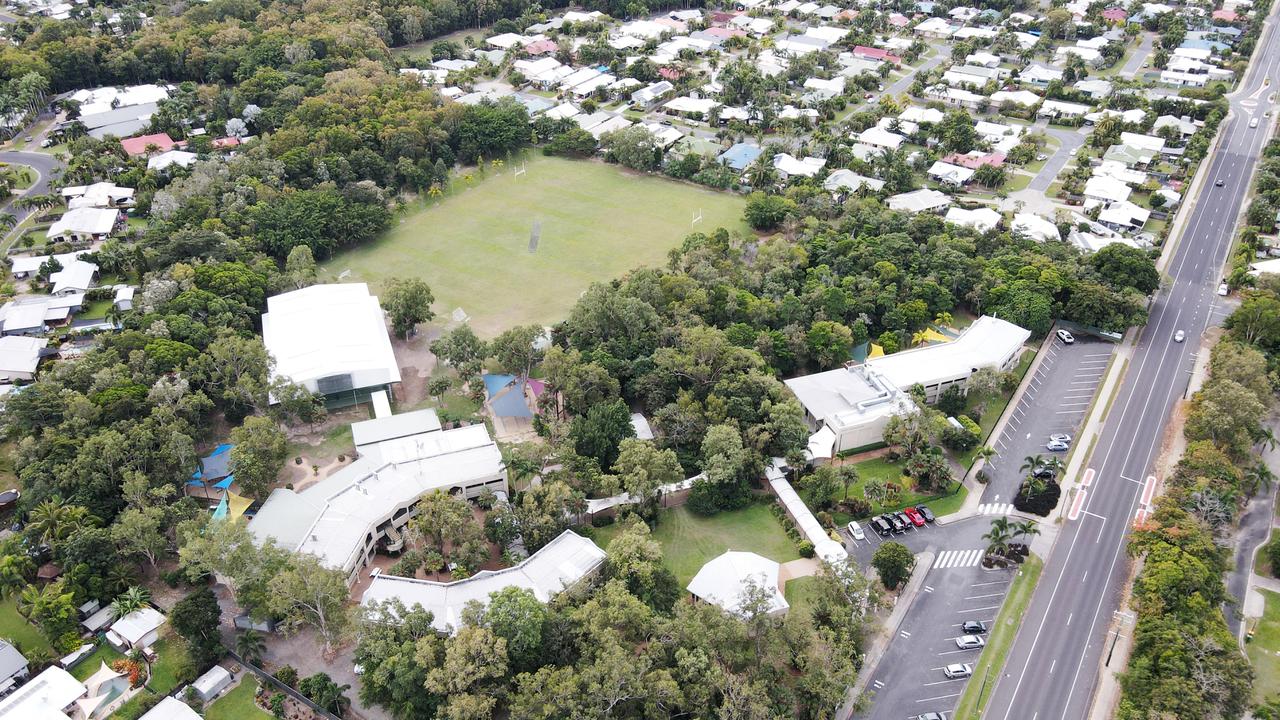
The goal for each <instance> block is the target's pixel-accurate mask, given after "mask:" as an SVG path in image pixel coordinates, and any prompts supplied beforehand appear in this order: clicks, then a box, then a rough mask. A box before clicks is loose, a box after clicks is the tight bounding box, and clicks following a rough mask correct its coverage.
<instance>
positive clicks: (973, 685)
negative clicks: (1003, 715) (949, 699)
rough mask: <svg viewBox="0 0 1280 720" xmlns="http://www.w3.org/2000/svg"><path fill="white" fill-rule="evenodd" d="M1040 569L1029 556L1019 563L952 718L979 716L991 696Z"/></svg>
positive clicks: (1036, 562)
mask: <svg viewBox="0 0 1280 720" xmlns="http://www.w3.org/2000/svg"><path fill="white" fill-rule="evenodd" d="M1043 569H1044V562H1043V561H1042V560H1041V559H1040V558H1038V557H1036V556H1035V555H1032V556H1031V557H1030V558H1028V559H1027V561H1026V562H1025V563H1023V565H1022V569H1021V570H1020V571H1019V572H1018V576H1017V577H1015V578H1014V579H1013V584H1012V585H1010V587H1009V594H1008V595H1006V596H1005V599H1004V604H1003V605H1001V606H1000V613H999V614H998V615H996V621H995V622H994V623H993V624H992V628H991V634H990V635H988V636H987V646H986V647H985V648H983V649H982V655H981V656H979V657H978V662H977V664H975V665H974V667H973V679H972V680H970V681H969V682H968V683H966V685H965V688H964V694H963V695H961V696H960V703H959V705H957V706H956V712H955V715H954V716H953V718H954V720H967V718H978V717H981V716H982V711H983V709H984V708H986V703H987V701H988V700H990V699H991V690H992V688H993V687H995V681H996V679H997V678H999V677H1000V673H1001V672H1003V671H1004V663H1005V658H1007V657H1008V655H1009V648H1010V647H1012V646H1013V637H1014V635H1016V634H1017V632H1018V626H1019V625H1021V624H1022V615H1023V614H1024V613H1025V612H1026V611H1027V605H1028V604H1029V603H1030V602H1031V593H1032V592H1033V591H1034V590H1035V589H1036V582H1037V581H1038V580H1039V579H1040V571H1041V570H1043ZM984 677H985V678H987V679H988V682H986V683H985V685H986V687H985V690H986V692H985V694H984V693H983V689H984V688H983V686H984V683H983V678H984ZM980 695H981V697H979V696H980Z"/></svg>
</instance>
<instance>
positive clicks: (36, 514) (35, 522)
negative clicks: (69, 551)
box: [27, 495, 90, 547]
mask: <svg viewBox="0 0 1280 720" xmlns="http://www.w3.org/2000/svg"><path fill="white" fill-rule="evenodd" d="M89 522H90V520H89V511H88V510H86V509H85V508H83V507H81V506H80V505H71V504H69V503H67V502H66V501H65V500H63V499H62V498H60V497H57V496H56V495H55V496H54V497H52V498H50V499H48V500H45V501H44V502H42V503H40V504H39V505H37V506H36V507H35V508H34V509H33V510H32V511H31V514H30V516H29V517H28V520H27V527H28V528H29V529H30V530H32V531H33V532H34V534H35V536H36V539H37V540H39V541H40V542H42V543H44V544H45V545H48V546H49V547H54V546H55V545H57V544H58V543H60V542H62V541H63V540H65V539H67V538H68V537H70V536H71V533H73V532H74V531H75V530H77V529H79V528H81V527H83V526H85V525H87V524H89Z"/></svg>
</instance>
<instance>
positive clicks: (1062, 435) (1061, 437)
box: [1049, 433, 1071, 443]
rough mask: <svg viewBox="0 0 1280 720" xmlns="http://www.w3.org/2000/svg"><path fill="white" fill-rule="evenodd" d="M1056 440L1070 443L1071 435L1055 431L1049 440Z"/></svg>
mask: <svg viewBox="0 0 1280 720" xmlns="http://www.w3.org/2000/svg"><path fill="white" fill-rule="evenodd" d="M1054 440H1059V441H1061V442H1064V443H1069V442H1071V436H1070V435H1068V434H1066V433H1054V434H1052V435H1050V436H1049V442H1053V441H1054Z"/></svg>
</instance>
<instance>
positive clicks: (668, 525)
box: [593, 503, 800, 587]
mask: <svg viewBox="0 0 1280 720" xmlns="http://www.w3.org/2000/svg"><path fill="white" fill-rule="evenodd" d="M617 529H618V525H609V526H608V527H603V528H599V529H597V530H595V532H594V533H593V535H594V537H595V539H596V542H598V543H599V544H600V546H601V547H608V545H609V541H610V540H612V539H613V536H614V535H616V534H617ZM653 539H654V540H656V541H658V544H660V545H661V546H662V561H663V563H664V564H665V565H666V566H667V567H668V568H670V569H671V572H673V573H675V575H676V580H678V581H679V582H680V587H684V586H686V585H688V584H689V581H690V580H692V579H693V576H694V575H697V574H698V571H699V570H701V569H702V566H703V565H704V564H706V562H707V561H708V560H710V559H712V558H714V557H716V556H718V555H720V554H721V553H723V552H724V551H726V550H747V551H750V552H754V553H759V554H760V555H763V556H764V557H767V558H769V559H770V560H776V561H778V562H787V561H788V560H795V559H797V558H799V557H800V553H799V552H797V551H796V545H795V543H794V542H792V541H791V538H790V537H788V536H787V533H786V532H785V531H784V530H783V529H782V525H781V523H779V522H778V519H777V518H776V517H774V516H773V513H772V512H771V511H770V510H769V504H768V503H753V504H751V505H748V506H747V507H745V508H743V509H741V510H733V511H730V512H722V513H718V514H716V515H712V516H711V517H702V516H699V515H695V514H693V513H692V512H690V511H689V510H688V509H686V508H684V507H677V508H672V509H671V510H667V511H665V512H663V513H662V514H661V515H660V516H659V519H658V527H657V528H655V529H654V531H653Z"/></svg>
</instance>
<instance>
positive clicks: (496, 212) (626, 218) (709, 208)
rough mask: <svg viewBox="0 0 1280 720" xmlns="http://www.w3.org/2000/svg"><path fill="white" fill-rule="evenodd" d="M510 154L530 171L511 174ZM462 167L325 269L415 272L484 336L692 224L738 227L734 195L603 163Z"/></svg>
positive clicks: (547, 319) (549, 314) (628, 264)
mask: <svg viewBox="0 0 1280 720" xmlns="http://www.w3.org/2000/svg"><path fill="white" fill-rule="evenodd" d="M519 163H527V168H528V171H527V172H526V173H525V174H523V175H521V176H520V177H518V178H517V177H514V176H513V169H512V168H513V166H514V165H516V164H519ZM468 172H470V173H473V177H474V179H473V181H471V182H468V181H467V180H465V179H464V178H462V177H460V178H455V179H454V181H453V182H452V185H451V189H450V191H449V192H447V193H445V195H444V196H443V197H441V198H437V199H428V200H423V201H421V202H419V203H417V204H415V205H413V206H411V207H412V209H411V210H410V211H409V212H408V214H407V215H405V216H403V217H402V218H400V219H399V220H398V221H397V224H396V226H395V227H393V228H392V230H391V231H390V232H388V233H387V234H386V235H385V236H384V237H382V238H380V239H379V240H377V241H375V242H373V243H370V244H368V245H366V246H363V247H360V248H357V249H354V250H351V251H349V252H345V253H343V254H341V255H339V256H338V257H336V258H334V259H332V260H330V261H329V262H328V263H326V264H325V266H324V269H325V270H326V271H328V276H329V277H336V276H338V275H339V274H341V273H343V272H345V271H348V270H349V271H350V274H349V275H347V276H346V278H345V279H348V280H351V281H365V282H369V283H371V284H372V285H373V286H374V288H375V290H376V289H380V288H381V287H382V285H383V283H384V282H385V281H386V280H387V279H388V278H390V277H393V276H409V275H413V276H417V277H420V278H422V279H423V280H425V281H426V282H427V283H428V284H429V285H430V286H431V289H432V291H433V292H434V294H435V298H436V303H435V306H434V309H435V310H436V312H437V313H438V314H440V315H442V316H445V317H447V316H448V314H449V313H451V312H452V311H453V309H454V308H457V307H461V308H462V309H463V310H464V311H465V312H466V313H467V314H468V315H470V316H471V325H472V327H473V328H474V329H475V330H476V332H477V333H478V334H480V335H481V336H483V337H492V336H494V335H496V334H498V333H499V332H501V331H503V330H505V329H507V328H509V327H511V326H513V325H521V324H529V323H536V324H539V325H549V324H551V323H554V322H556V321H558V320H561V319H563V318H564V317H565V316H566V315H567V314H568V312H569V309H570V308H571V307H572V306H573V304H574V302H575V301H577V299H578V297H579V296H580V295H581V294H582V291H584V290H586V289H587V287H588V286H589V285H590V284H591V283H592V282H597V281H605V280H610V279H613V278H615V277H618V276H619V275H621V274H623V273H624V272H626V271H628V270H631V269H632V268H636V267H639V266H641V265H648V266H659V265H663V264H664V263H665V262H666V257H667V251H669V250H670V249H672V248H674V247H676V246H677V245H679V244H680V242H681V241H682V240H683V239H684V238H685V236H687V235H688V234H689V233H690V232H691V231H692V230H694V229H696V230H698V231H704V232H711V231H713V230H715V229H716V228H717V227H726V228H730V229H731V230H741V231H746V230H747V226H746V224H745V222H744V221H743V219H742V211H743V208H744V207H745V204H746V201H745V199H744V198H742V197H741V196H737V195H733V194H731V193H725V192H716V191H712V190H707V189H704V188H699V187H696V186H693V185H687V184H684V183H678V182H674V181H671V180H665V179H662V178H658V177H653V176H648V175H640V174H636V173H632V172H628V171H624V170H623V169H621V168H619V167H617V166H614V165H606V164H604V163H602V162H591V161H581V160H566V159H562V158H549V157H544V156H542V155H537V154H528V155H526V156H524V158H522V159H519V160H512V161H508V162H507V163H506V164H505V165H504V166H502V167H499V168H496V169H494V168H488V167H487V168H486V169H485V171H484V173H483V175H482V174H481V173H479V171H476V170H468ZM464 177H465V176H464ZM699 211H701V212H702V217H703V219H702V221H701V222H699V223H698V224H697V225H696V226H693V225H692V219H693V216H694V214H695V213H697V212H699ZM535 223H536V224H538V226H539V228H540V236H539V241H538V246H537V250H536V252H532V253H531V252H529V240H530V235H531V232H532V230H533V228H534V225H535Z"/></svg>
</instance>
